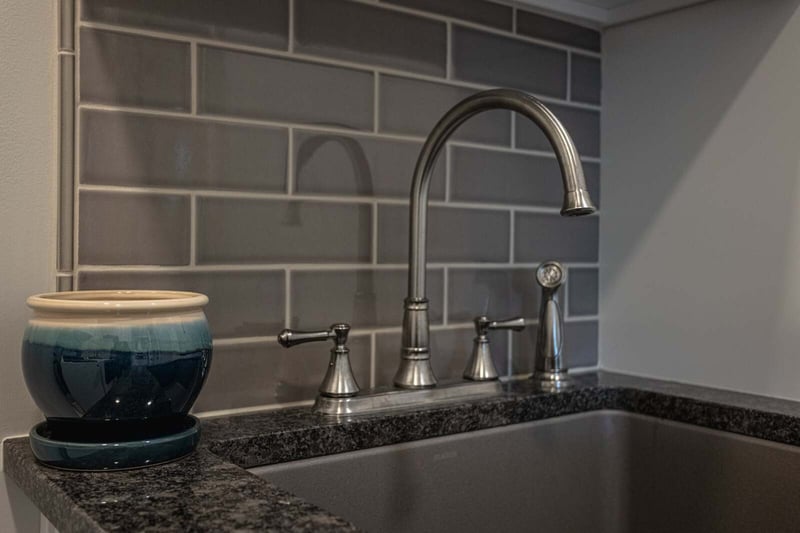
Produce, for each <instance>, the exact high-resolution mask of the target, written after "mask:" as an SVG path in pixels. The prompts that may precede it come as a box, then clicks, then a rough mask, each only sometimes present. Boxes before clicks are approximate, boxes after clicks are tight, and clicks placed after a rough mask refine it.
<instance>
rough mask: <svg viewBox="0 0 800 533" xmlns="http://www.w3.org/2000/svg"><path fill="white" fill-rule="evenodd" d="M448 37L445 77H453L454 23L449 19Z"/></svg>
mask: <svg viewBox="0 0 800 533" xmlns="http://www.w3.org/2000/svg"><path fill="white" fill-rule="evenodd" d="M445 27H446V28H447V37H446V39H445V69H444V77H445V78H447V79H448V80H452V79H453V23H452V22H450V21H447V24H446V26H445Z"/></svg>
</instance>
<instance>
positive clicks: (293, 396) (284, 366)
mask: <svg viewBox="0 0 800 533" xmlns="http://www.w3.org/2000/svg"><path fill="white" fill-rule="evenodd" d="M369 344H370V343H369V337H363V336H359V337H355V336H351V338H350V339H349V342H348V346H349V347H350V360H351V365H352V367H353V374H354V375H355V378H356V381H357V382H358V385H359V386H360V387H361V388H364V389H366V388H368V387H369V376H370V366H369V365H370V346H369ZM329 358H330V351H329V348H328V346H327V344H321V343H311V344H305V345H301V346H296V347H294V348H291V349H290V350H287V349H285V348H282V347H281V346H279V345H278V343H277V342H274V341H271V342H259V343H250V344H236V345H227V346H215V347H214V354H213V358H212V361H211V370H210V372H209V375H208V381H207V382H206V384H205V386H204V387H203V390H202V392H201V393H200V396H199V397H198V398H197V402H196V403H195V405H194V409H193V411H194V412H196V413H197V412H202V411H214V410H218V409H235V408H238V407H255V406H260V405H273V404H279V403H286V402H299V401H304V400H313V399H314V398H315V397H316V396H317V394H318V392H317V389H318V388H319V386H320V384H321V383H322V378H323V377H324V376H325V372H326V371H327V370H328V360H329Z"/></svg>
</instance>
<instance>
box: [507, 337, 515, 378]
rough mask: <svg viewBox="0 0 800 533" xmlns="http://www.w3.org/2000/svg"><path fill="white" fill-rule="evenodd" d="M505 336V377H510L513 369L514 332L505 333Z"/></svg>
mask: <svg viewBox="0 0 800 533" xmlns="http://www.w3.org/2000/svg"><path fill="white" fill-rule="evenodd" d="M506 335H507V336H508V337H507V338H508V340H507V341H506V342H507V343H508V350H507V352H506V365H507V368H506V374H505V375H506V376H510V375H511V372H512V370H513V368H514V336H513V335H514V332H513V331H511V330H508V331H506Z"/></svg>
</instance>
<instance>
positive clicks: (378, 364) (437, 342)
mask: <svg viewBox="0 0 800 533" xmlns="http://www.w3.org/2000/svg"><path fill="white" fill-rule="evenodd" d="M474 338H475V330H474V329H473V328H472V327H468V328H459V329H445V330H434V331H431V335H430V343H431V345H430V350H431V366H432V367H433V373H434V374H435V375H436V377H437V379H439V381H445V380H459V379H462V376H463V374H464V368H465V367H466V366H467V361H468V359H469V356H470V354H471V353H472V345H473V343H472V341H473V339H474ZM489 341H490V342H491V350H492V357H493V359H494V364H495V366H496V367H497V372H498V374H500V375H501V376H504V375H507V374H508V334H507V332H506V331H491V332H490V333H489ZM400 344H401V342H400V333H380V334H378V335H376V337H375V352H376V353H375V385H376V386H378V387H380V386H390V385H392V382H393V380H394V374H395V372H396V371H397V366H398V364H399V363H400V348H401V346H400Z"/></svg>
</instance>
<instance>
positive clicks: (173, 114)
mask: <svg viewBox="0 0 800 533" xmlns="http://www.w3.org/2000/svg"><path fill="white" fill-rule="evenodd" d="M78 108H79V109H86V110H90V111H104V112H115V113H129V114H135V115H146V116H156V117H167V118H179V119H186V120H199V121H204V122H219V123H223V124H241V125H245V126H263V127H271V128H292V129H295V130H303V131H309V132H318V133H334V134H339V135H345V136H353V137H368V138H379V139H385V140H394V141H400V142H414V143H420V144H422V143H423V142H424V141H425V139H426V138H425V137H424V136H420V135H412V134H403V133H386V132H377V133H376V132H373V131H359V130H350V129H347V128H343V127H336V126H324V125H311V124H303V123H299V122H288V121H280V120H265V119H250V118H243V117H234V116H226V115H215V114H206V113H203V114H200V115H191V114H189V113H186V112H177V111H166V110H161V109H146V108H137V107H129V106H115V105H107V104H96V103H81V104H79V106H78ZM448 144H451V145H452V146H460V147H465V148H475V149H479V150H492V151H496V152H509V153H515V154H523V155H532V156H538V157H547V158H550V159H555V157H556V156H555V154H554V153H553V152H552V151H545V150H532V149H528V148H511V147H508V146H503V145H497V144H483V143H477V142H472V141H461V140H450V141H448ZM581 160H582V161H584V162H588V163H600V162H601V158H599V157H594V156H584V155H582V156H581Z"/></svg>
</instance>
